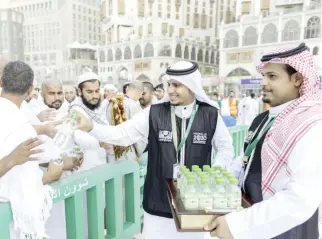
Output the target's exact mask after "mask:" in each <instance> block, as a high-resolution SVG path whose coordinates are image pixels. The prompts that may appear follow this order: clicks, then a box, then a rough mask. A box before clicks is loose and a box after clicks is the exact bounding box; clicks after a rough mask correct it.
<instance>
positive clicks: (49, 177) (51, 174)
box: [42, 162, 64, 184]
mask: <svg viewBox="0 0 322 239" xmlns="http://www.w3.org/2000/svg"><path fill="white" fill-rule="evenodd" d="M63 172H64V165H63V164H55V163H52V162H51V163H49V165H48V169H47V172H46V173H44V176H43V178H42V182H43V184H48V183H51V182H55V181H58V180H59V179H60V177H61V175H62V174H63Z"/></svg>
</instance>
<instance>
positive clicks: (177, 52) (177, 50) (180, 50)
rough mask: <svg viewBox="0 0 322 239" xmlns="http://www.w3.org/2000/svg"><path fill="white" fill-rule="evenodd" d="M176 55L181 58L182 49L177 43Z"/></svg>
mask: <svg viewBox="0 0 322 239" xmlns="http://www.w3.org/2000/svg"><path fill="white" fill-rule="evenodd" d="M176 57H177V58H182V49H181V45H180V44H177V46H176Z"/></svg>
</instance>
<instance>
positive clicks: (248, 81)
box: [240, 79, 263, 85]
mask: <svg viewBox="0 0 322 239" xmlns="http://www.w3.org/2000/svg"><path fill="white" fill-rule="evenodd" d="M262 80H263V79H241V80H240V82H241V84H242V85H259V84H260V83H261V81H262Z"/></svg>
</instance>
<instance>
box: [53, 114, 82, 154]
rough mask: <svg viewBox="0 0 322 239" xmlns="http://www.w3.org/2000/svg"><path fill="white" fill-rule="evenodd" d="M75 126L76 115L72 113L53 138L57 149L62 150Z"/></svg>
mask: <svg viewBox="0 0 322 239" xmlns="http://www.w3.org/2000/svg"><path fill="white" fill-rule="evenodd" d="M76 125H77V121H76V114H75V113H73V114H72V115H71V117H70V118H69V119H67V120H66V121H65V122H64V123H63V124H62V125H61V126H60V128H59V130H58V132H57V133H56V135H55V137H54V143H55V145H56V146H57V147H59V148H61V149H63V148H64V147H65V146H66V144H67V142H68V140H69V139H70V137H71V136H72V134H73V131H74V128H75V126H76Z"/></svg>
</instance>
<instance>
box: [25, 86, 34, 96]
mask: <svg viewBox="0 0 322 239" xmlns="http://www.w3.org/2000/svg"><path fill="white" fill-rule="evenodd" d="M33 90H34V86H30V88H29V89H28V91H27V96H29V95H31V93H32V91H33Z"/></svg>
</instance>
